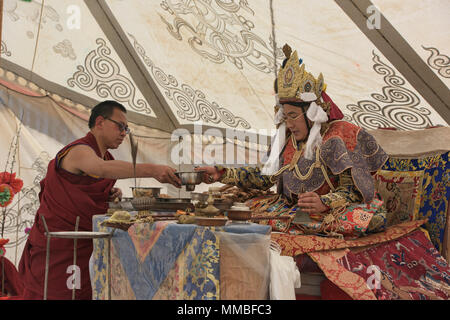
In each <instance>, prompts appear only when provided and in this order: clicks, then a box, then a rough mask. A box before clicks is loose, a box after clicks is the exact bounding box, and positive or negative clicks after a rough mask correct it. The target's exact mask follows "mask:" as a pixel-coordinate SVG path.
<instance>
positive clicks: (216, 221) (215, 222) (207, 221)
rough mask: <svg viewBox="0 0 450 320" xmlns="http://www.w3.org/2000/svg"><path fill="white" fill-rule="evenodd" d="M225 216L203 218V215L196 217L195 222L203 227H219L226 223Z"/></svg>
mask: <svg viewBox="0 0 450 320" xmlns="http://www.w3.org/2000/svg"><path fill="white" fill-rule="evenodd" d="M227 221H228V219H227V218H205V217H196V218H195V223H196V224H197V225H199V226H203V227H220V226H224V225H225V224H226V223H227Z"/></svg>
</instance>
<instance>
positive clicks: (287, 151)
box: [198, 45, 388, 237]
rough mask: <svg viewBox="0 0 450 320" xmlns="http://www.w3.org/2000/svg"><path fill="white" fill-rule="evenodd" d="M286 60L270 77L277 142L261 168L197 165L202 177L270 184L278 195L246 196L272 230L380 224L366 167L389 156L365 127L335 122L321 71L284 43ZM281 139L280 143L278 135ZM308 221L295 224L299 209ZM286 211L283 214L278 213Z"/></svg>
mask: <svg viewBox="0 0 450 320" xmlns="http://www.w3.org/2000/svg"><path fill="white" fill-rule="evenodd" d="M283 51H284V52H285V55H286V59H285V60H284V62H283V66H282V67H281V69H280V71H279V73H278V79H277V80H276V81H275V90H276V93H277V95H278V99H279V104H278V105H277V107H276V112H277V114H276V116H275V121H277V120H278V123H277V125H278V133H277V138H276V139H280V137H284V133H287V138H286V139H282V138H281V140H279V142H281V143H278V144H279V146H280V147H278V150H276V149H277V148H276V143H275V144H274V146H275V147H274V148H272V151H271V153H270V157H269V160H268V161H267V163H266V165H265V166H264V168H263V169H260V168H252V167H243V168H225V167H223V166H215V167H201V168H198V170H206V174H205V180H204V182H206V183H213V182H216V181H219V182H222V183H224V184H230V185H235V186H238V187H240V188H243V189H250V188H254V189H263V190H266V189H269V188H271V187H272V186H273V185H274V184H276V185H277V194H278V195H277V196H275V197H274V196H270V197H267V196H266V197H259V198H255V199H252V200H250V201H249V202H248V203H247V204H249V205H250V207H251V209H252V210H253V212H254V213H255V212H258V213H260V214H264V215H269V216H271V217H274V219H273V220H269V222H268V223H269V224H270V225H271V226H272V230H273V231H284V232H289V233H291V234H320V235H331V236H338V237H342V236H343V235H345V236H352V237H358V236H361V235H362V234H364V233H368V232H378V231H382V230H384V227H385V220H386V215H385V211H384V209H383V208H382V206H381V204H382V202H381V201H379V200H378V199H376V197H375V195H376V194H375V188H374V182H373V178H372V173H374V172H376V171H377V170H378V169H380V168H381V167H382V166H383V164H384V163H385V161H386V160H387V159H388V156H387V155H386V153H385V152H384V151H383V150H382V148H381V147H380V146H379V145H378V143H377V142H376V141H375V139H374V138H373V137H372V136H371V135H370V134H369V133H367V132H366V131H365V130H364V129H362V128H360V127H358V126H355V125H353V124H351V123H349V122H345V121H341V119H342V118H343V114H342V113H341V111H340V110H339V108H338V107H337V106H336V105H335V104H334V103H333V101H332V100H331V99H330V98H329V97H328V95H327V94H326V93H325V89H326V85H325V84H324V80H323V76H322V74H320V76H319V77H318V79H316V78H314V77H313V76H312V75H311V74H310V73H308V72H306V71H305V66H304V64H302V62H301V61H300V62H299V59H298V56H297V52H294V53H293V54H291V48H290V47H289V46H287V45H286V46H285V47H284V48H283ZM284 140H285V141H284ZM299 210H300V211H302V214H309V219H310V223H296V220H297V219H295V220H294V217H295V215H296V213H297V212H298V211H299ZM282 215H289V216H290V217H291V218H290V219H288V220H285V219H284V220H281V219H280V220H277V219H276V217H277V216H282Z"/></svg>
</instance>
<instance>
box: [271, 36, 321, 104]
mask: <svg viewBox="0 0 450 320" xmlns="http://www.w3.org/2000/svg"><path fill="white" fill-rule="evenodd" d="M283 52H284V55H285V56H286V59H287V62H286V64H285V65H284V67H281V68H280V70H279V72H278V77H277V89H278V98H279V99H280V101H297V102H302V101H307V102H310V101H315V100H317V99H319V98H320V96H321V94H322V91H324V90H325V87H326V85H325V83H324V80H323V75H322V73H321V74H320V75H319V77H318V78H317V79H316V78H314V76H313V75H312V74H311V73H309V72H307V71H305V64H304V63H302V64H301V65H300V63H299V59H298V54H297V51H294V53H293V54H291V53H292V49H291V47H290V46H289V45H287V44H285V45H284V47H283ZM314 96H315V98H314Z"/></svg>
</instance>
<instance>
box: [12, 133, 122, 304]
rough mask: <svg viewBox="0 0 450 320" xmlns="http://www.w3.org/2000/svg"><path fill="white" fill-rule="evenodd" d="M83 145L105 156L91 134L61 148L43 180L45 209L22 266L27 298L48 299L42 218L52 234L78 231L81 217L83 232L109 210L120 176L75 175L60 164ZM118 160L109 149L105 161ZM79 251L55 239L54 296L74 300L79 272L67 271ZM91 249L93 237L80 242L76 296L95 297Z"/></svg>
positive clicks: (51, 291) (50, 280)
mask: <svg viewBox="0 0 450 320" xmlns="http://www.w3.org/2000/svg"><path fill="white" fill-rule="evenodd" d="M80 144H84V145H87V146H89V147H91V148H92V149H93V150H94V151H95V153H96V154H97V156H99V157H101V153H100V149H99V147H98V145H97V141H96V139H95V137H94V135H93V134H92V133H88V134H87V135H86V136H85V137H84V138H81V139H79V140H76V141H74V142H72V143H70V144H69V145H67V146H66V147H64V148H63V149H62V150H61V151H59V152H58V154H57V155H56V158H55V159H53V160H52V161H50V163H49V165H48V169H47V175H46V176H45V178H44V179H43V180H42V181H41V183H40V184H41V192H40V193H39V200H40V207H39V209H38V211H37V213H36V218H35V221H34V224H33V227H32V228H31V232H30V234H29V237H28V240H27V242H26V244H25V248H24V251H23V254H22V259H21V261H20V264H19V273H20V275H21V277H22V279H23V281H24V296H23V297H24V299H42V298H43V295H44V279H45V261H46V260H45V259H46V241H47V238H46V236H45V229H44V225H43V222H42V218H41V217H42V216H43V217H45V221H46V223H47V226H48V230H49V231H50V232H55V231H74V230H75V222H76V218H77V217H78V216H79V217H80V222H79V229H78V230H79V231H92V216H94V215H97V214H104V213H105V212H106V211H107V209H108V204H107V202H108V198H109V193H110V191H111V188H112V187H113V186H114V184H115V182H116V180H113V179H103V178H95V177H91V176H88V175H82V176H80V175H75V174H73V173H70V172H68V171H66V170H64V169H63V168H60V167H59V162H60V161H61V159H62V158H63V157H64V156H65V155H66V154H67V152H68V150H69V149H70V148H71V147H73V146H75V145H80ZM113 159H114V158H113V156H112V155H111V154H110V153H109V152H106V153H105V156H104V160H113ZM73 250H74V241H73V240H72V239H57V238H52V239H51V241H50V263H49V274H48V275H49V277H48V287H47V288H48V289H47V298H48V299H71V298H72V289H71V288H70V289H69V288H68V285H67V281H68V279H69V277H71V276H72V275H73V274H74V272H73V271H71V272H70V270H69V273H67V271H68V267H69V266H72V265H73ZM91 253H92V240H90V239H79V240H77V266H78V267H79V268H80V269H79V270H80V276H81V286H80V288H79V289H77V290H76V299H91V298H92V290H91V283H90V277H89V258H90V256H91ZM70 283H71V282H70Z"/></svg>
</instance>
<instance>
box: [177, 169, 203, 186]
mask: <svg viewBox="0 0 450 320" xmlns="http://www.w3.org/2000/svg"><path fill="white" fill-rule="evenodd" d="M205 172H206V171H205V170H200V171H178V172H175V174H176V175H177V177H178V178H180V180H181V184H182V185H196V184H200V183H202V180H203V179H202V178H203V174H204V173H205Z"/></svg>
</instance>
